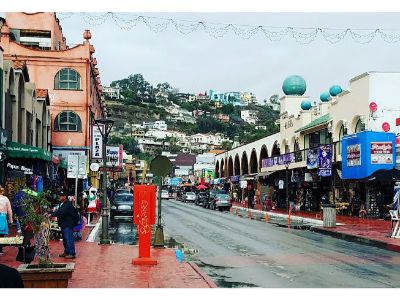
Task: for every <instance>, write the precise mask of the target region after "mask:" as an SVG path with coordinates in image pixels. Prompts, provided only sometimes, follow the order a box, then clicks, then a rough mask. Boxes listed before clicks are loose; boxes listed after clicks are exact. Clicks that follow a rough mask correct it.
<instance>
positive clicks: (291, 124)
mask: <svg viewBox="0 0 400 300" xmlns="http://www.w3.org/2000/svg"><path fill="white" fill-rule="evenodd" d="M292 127H293V121H292V120H289V121H286V122H285V129H288V128H292Z"/></svg>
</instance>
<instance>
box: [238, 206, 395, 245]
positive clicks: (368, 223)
mask: <svg viewBox="0 0 400 300" xmlns="http://www.w3.org/2000/svg"><path fill="white" fill-rule="evenodd" d="M232 207H233V210H235V209H236V208H238V209H240V210H246V211H247V208H244V207H243V206H242V205H241V204H240V203H239V202H234V203H233V206H232ZM250 211H251V212H252V213H255V214H263V218H264V220H265V213H267V214H268V217H269V218H271V217H272V218H273V217H275V216H278V217H280V218H282V219H285V220H287V219H288V213H287V211H286V210H285V209H276V210H273V211H269V212H264V211H262V210H261V209H251V210H250ZM296 219H297V220H301V221H303V222H308V223H311V224H313V226H312V227H311V230H312V231H315V232H319V233H323V234H327V235H330V236H333V237H336V238H341V239H344V240H348V241H352V242H357V243H361V244H366V245H370V246H375V247H379V248H383V249H386V250H390V251H396V252H400V239H393V238H390V237H389V236H390V233H391V222H390V221H384V220H377V219H361V218H358V217H350V216H342V215H337V216H336V225H337V226H336V227H334V228H325V227H323V226H322V214H319V213H315V212H306V211H301V212H296V213H292V214H291V220H296Z"/></svg>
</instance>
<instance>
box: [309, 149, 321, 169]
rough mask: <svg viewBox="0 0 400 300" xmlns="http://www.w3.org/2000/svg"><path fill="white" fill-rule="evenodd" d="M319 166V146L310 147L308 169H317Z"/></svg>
mask: <svg viewBox="0 0 400 300" xmlns="http://www.w3.org/2000/svg"><path fill="white" fill-rule="evenodd" d="M317 167H318V148H312V149H308V151H307V169H316V168H317Z"/></svg>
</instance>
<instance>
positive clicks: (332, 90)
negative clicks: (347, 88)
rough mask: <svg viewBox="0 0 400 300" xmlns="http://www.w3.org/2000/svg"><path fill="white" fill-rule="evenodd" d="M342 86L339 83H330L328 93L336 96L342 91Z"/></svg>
mask: <svg viewBox="0 0 400 300" xmlns="http://www.w3.org/2000/svg"><path fill="white" fill-rule="evenodd" d="M342 91H343V90H342V88H341V87H340V85H332V86H331V88H330V89H329V94H331V96H332V97H336V96H337V95H339V94H340V93H341V92H342Z"/></svg>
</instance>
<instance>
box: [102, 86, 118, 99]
mask: <svg viewBox="0 0 400 300" xmlns="http://www.w3.org/2000/svg"><path fill="white" fill-rule="evenodd" d="M120 91H121V88H119V87H111V86H104V87H103V91H102V94H103V96H104V97H105V98H106V99H116V100H119V99H120Z"/></svg>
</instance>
